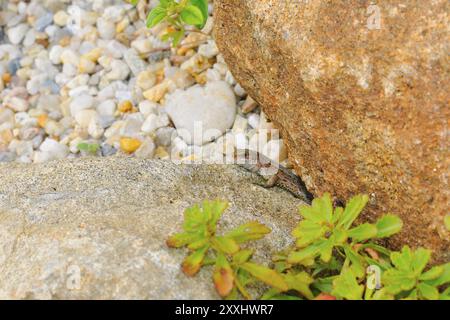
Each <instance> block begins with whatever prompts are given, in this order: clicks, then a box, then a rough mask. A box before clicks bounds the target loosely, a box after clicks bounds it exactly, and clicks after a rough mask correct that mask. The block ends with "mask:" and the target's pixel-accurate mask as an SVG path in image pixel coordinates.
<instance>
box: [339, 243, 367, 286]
mask: <svg viewBox="0 0 450 320" xmlns="http://www.w3.org/2000/svg"><path fill="white" fill-rule="evenodd" d="M344 251H345V255H346V257H347V259H349V260H350V262H351V263H352V264H351V265H350V268H351V270H352V271H353V273H354V274H355V276H356V277H357V278H359V279H362V278H364V276H365V274H366V264H365V263H364V259H363V257H361V256H360V255H359V254H358V253H357V252H356V251H354V250H353V249H352V248H351V247H350V246H345V247H344Z"/></svg>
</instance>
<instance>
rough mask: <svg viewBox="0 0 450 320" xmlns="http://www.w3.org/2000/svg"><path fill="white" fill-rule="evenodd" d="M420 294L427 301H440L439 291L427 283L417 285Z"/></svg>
mask: <svg viewBox="0 0 450 320" xmlns="http://www.w3.org/2000/svg"><path fill="white" fill-rule="evenodd" d="M417 290H418V293H419V294H420V296H421V297H422V298H425V299H427V300H438V299H439V291H438V289H436V288H435V287H433V286H430V285H428V284H426V283H423V282H421V283H419V284H418V285H417Z"/></svg>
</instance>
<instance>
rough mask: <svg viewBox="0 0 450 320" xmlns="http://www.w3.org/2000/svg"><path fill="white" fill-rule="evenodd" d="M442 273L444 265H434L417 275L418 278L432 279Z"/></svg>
mask: <svg viewBox="0 0 450 320" xmlns="http://www.w3.org/2000/svg"><path fill="white" fill-rule="evenodd" d="M443 273H444V266H435V267H433V268H431V269H430V270H428V271H427V272H425V273H422V275H421V276H420V277H419V280H434V279H436V278H437V277H439V276H440V275H442V274H443Z"/></svg>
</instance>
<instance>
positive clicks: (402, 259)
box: [391, 246, 413, 271]
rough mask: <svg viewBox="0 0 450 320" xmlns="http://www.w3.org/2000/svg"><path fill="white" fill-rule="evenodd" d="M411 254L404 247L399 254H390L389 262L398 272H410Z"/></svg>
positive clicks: (407, 248)
mask: <svg viewBox="0 0 450 320" xmlns="http://www.w3.org/2000/svg"><path fill="white" fill-rule="evenodd" d="M412 260H413V253H412V251H411V249H410V248H409V247H408V246H404V247H403V248H402V251H400V252H392V253H391V261H392V263H393V264H394V266H396V267H397V269H399V270H404V271H410V270H411V264H412Z"/></svg>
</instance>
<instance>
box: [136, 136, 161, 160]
mask: <svg viewBox="0 0 450 320" xmlns="http://www.w3.org/2000/svg"><path fill="white" fill-rule="evenodd" d="M155 149H156V146H155V143H154V142H153V140H152V139H151V138H145V139H144V141H143V142H142V144H141V146H140V147H139V148H138V149H137V150H136V152H135V155H136V157H137V158H141V159H149V158H153V156H154V155H155Z"/></svg>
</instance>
